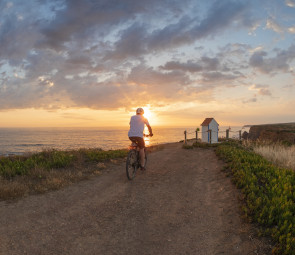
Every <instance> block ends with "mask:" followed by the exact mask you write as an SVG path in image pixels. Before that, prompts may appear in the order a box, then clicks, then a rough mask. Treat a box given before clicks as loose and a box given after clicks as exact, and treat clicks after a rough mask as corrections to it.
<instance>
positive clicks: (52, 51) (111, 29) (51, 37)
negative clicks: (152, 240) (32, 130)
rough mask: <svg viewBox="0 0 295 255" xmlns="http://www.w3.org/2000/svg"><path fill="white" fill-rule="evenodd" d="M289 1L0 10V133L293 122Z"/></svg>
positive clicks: (294, 44)
mask: <svg viewBox="0 0 295 255" xmlns="http://www.w3.org/2000/svg"><path fill="white" fill-rule="evenodd" d="M294 68H295V0H248V1H244V0H240V1H239V0H217V1H213V0H199V1H196V0H181V1H180V0H140V1H138V0H26V1H23V0H13V1H9V0H0V127H107V126H127V125H128V124H129V119H130V116H131V115H133V114H134V113H135V110H136V108H137V107H143V108H144V109H145V110H146V113H147V114H146V117H148V119H149V122H150V124H151V125H152V126H153V125H154V126H182V127H186V126H199V125H200V124H201V123H202V121H203V120H204V119H205V118H207V117H213V118H215V120H216V121H217V122H218V123H219V124H220V125H224V126H226V125H232V126H241V125H247V124H264V123H286V122H295V110H294V109H295V73H294Z"/></svg>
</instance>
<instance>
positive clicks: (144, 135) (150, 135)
mask: <svg viewBox="0 0 295 255" xmlns="http://www.w3.org/2000/svg"><path fill="white" fill-rule="evenodd" d="M152 136H153V134H149V135H146V134H143V137H152Z"/></svg>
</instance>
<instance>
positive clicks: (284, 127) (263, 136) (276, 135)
mask: <svg viewBox="0 0 295 255" xmlns="http://www.w3.org/2000/svg"><path fill="white" fill-rule="evenodd" d="M245 138H246V139H249V140H257V139H260V140H268V141H274V142H278V141H281V142H287V143H291V144H295V122H292V123H278V124H266V125H254V126H251V127H250V130H249V133H248V134H246V136H245Z"/></svg>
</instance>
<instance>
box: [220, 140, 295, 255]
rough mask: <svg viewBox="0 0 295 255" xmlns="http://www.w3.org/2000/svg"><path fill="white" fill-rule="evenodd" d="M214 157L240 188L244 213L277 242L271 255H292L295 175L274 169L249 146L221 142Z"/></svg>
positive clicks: (294, 245)
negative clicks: (223, 162)
mask: <svg viewBox="0 0 295 255" xmlns="http://www.w3.org/2000/svg"><path fill="white" fill-rule="evenodd" d="M216 153H217V155H218V156H219V157H220V158H222V159H223V160H224V161H225V162H227V164H228V172H229V174H230V175H231V176H232V180H233V182H234V183H235V184H236V186H237V187H238V188H240V189H241V191H242V193H243V196H244V201H245V204H244V206H243V211H244V213H245V215H246V216H248V217H249V219H251V220H252V221H253V222H256V223H258V224H259V225H260V226H261V230H262V233H263V234H265V235H267V236H271V237H272V239H273V240H274V242H275V243H276V245H275V248H274V249H273V254H280V255H291V254H292V255H294V254H295V172H294V171H293V170H291V169H287V168H281V167H278V166H275V165H274V164H273V163H271V162H270V161H268V160H266V159H265V158H264V157H262V156H261V155H258V154H257V153H256V152H255V151H253V150H251V149H250V148H249V147H247V148H246V147H243V146H242V145H241V144H239V143H233V142H231V143H223V144H221V145H219V146H218V147H217V149H216Z"/></svg>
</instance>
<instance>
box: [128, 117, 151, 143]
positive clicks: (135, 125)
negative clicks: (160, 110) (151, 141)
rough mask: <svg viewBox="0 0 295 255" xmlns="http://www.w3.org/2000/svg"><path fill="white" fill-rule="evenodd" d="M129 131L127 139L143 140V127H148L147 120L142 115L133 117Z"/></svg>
mask: <svg viewBox="0 0 295 255" xmlns="http://www.w3.org/2000/svg"><path fill="white" fill-rule="evenodd" d="M129 124H130V129H129V132H128V136H129V137H134V136H135V137H141V138H143V130H144V125H148V126H149V125H150V124H149V122H148V120H147V119H146V118H145V117H143V116H142V115H134V116H132V117H131V119H130V123H129Z"/></svg>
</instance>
